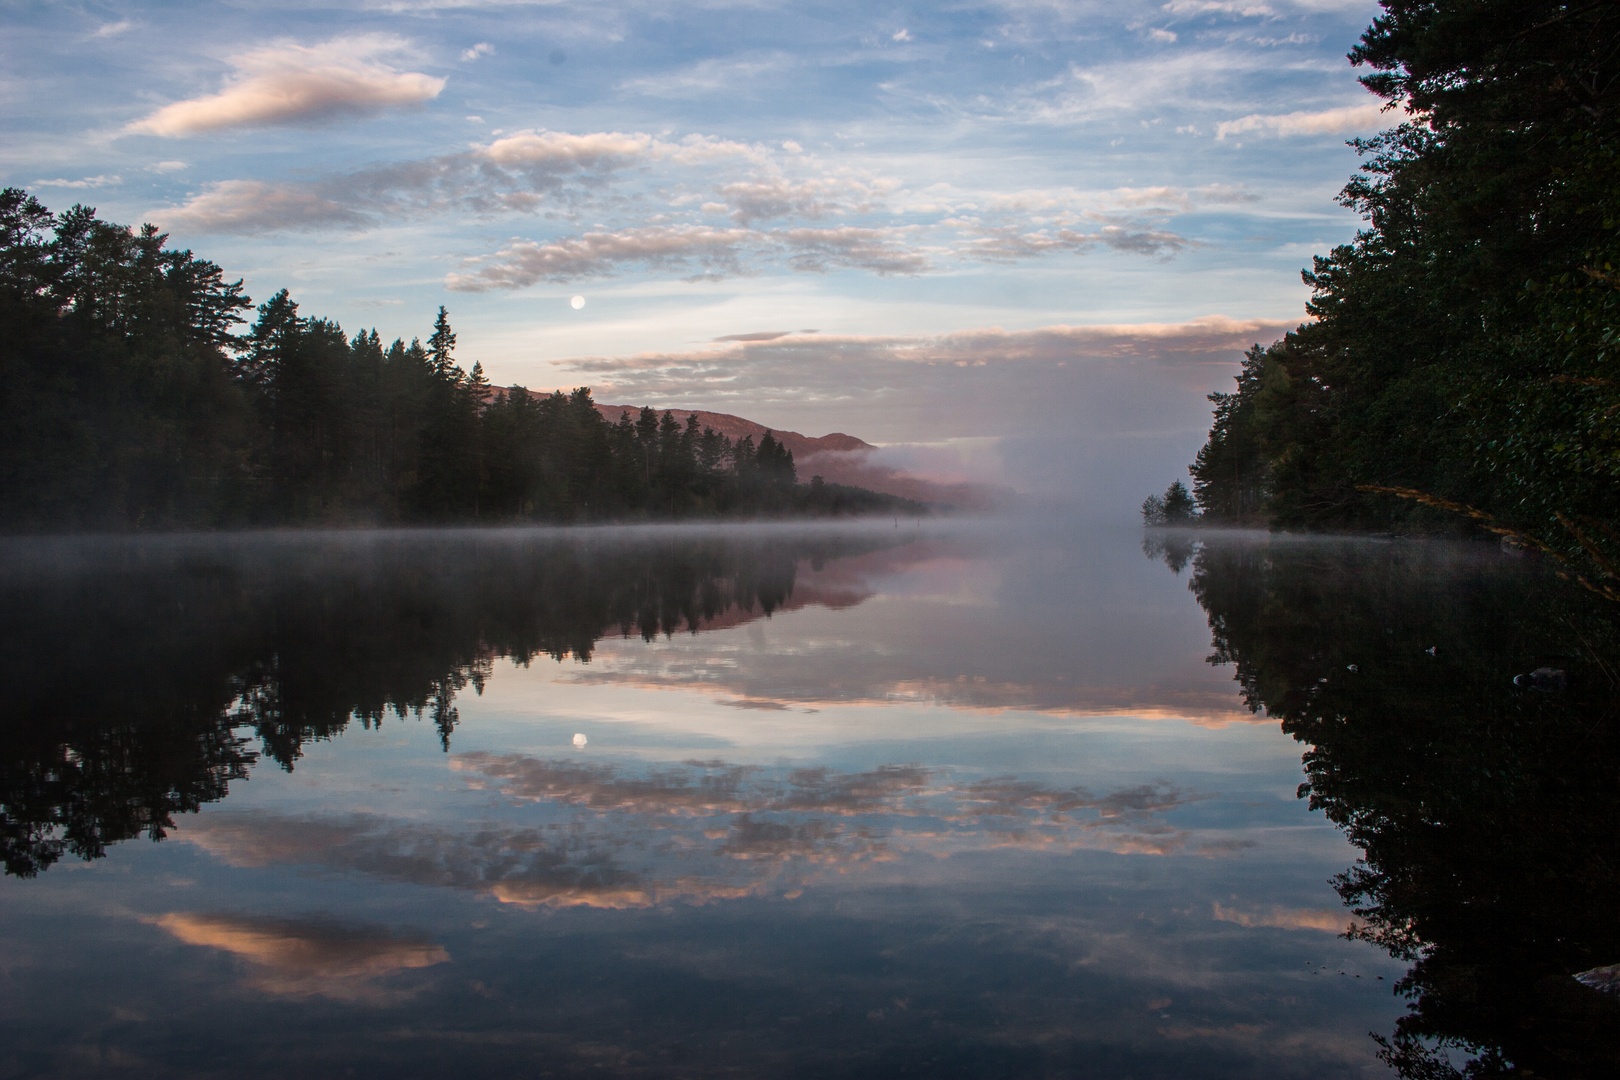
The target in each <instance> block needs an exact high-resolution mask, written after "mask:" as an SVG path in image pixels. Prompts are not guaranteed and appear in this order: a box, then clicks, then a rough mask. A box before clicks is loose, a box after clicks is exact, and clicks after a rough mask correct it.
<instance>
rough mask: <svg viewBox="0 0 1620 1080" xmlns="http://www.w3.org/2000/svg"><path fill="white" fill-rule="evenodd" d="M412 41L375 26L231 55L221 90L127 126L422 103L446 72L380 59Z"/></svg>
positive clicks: (196, 125)
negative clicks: (373, 30)
mask: <svg viewBox="0 0 1620 1080" xmlns="http://www.w3.org/2000/svg"><path fill="white" fill-rule="evenodd" d="M407 45H408V43H407V42H406V41H404V40H403V39H402V38H397V37H393V36H391V35H384V34H371V35H365V36H361V37H349V38H334V39H332V40H331V41H327V42H323V43H322V44H319V45H293V44H280V45H273V46H269V47H266V48H262V49H255V50H253V51H251V52H246V53H241V54H238V55H236V56H232V57H229V58H228V59H229V61H230V63H231V65H232V67H234V68H235V69H236V70H235V74H234V75H233V76H232V78H231V79H230V80H229V81H228V82H227V84H226V86H225V89H223V90H221V91H220V92H219V93H217V94H211V95H208V96H206V97H199V98H191V99H188V100H186V101H177V102H175V103H173V104H172V105H165V106H164V107H163V108H161V109H159V110H157V111H156V112H154V113H152V114H151V115H150V116H148V117H146V118H144V119H142V120H138V121H136V122H134V123H132V124H130V125H129V126H128V127H127V128H126V129H125V130H127V131H129V132H132V133H142V134H149V135H161V136H164V137H167V138H178V137H183V136H188V135H199V134H203V133H206V132H210V131H219V130H222V129H225V128H234V127H251V126H263V125H268V124H300V123H309V122H313V121H319V120H326V119H330V118H332V117H335V116H341V115H363V114H367V113H375V112H380V111H383V110H385V109H391V108H399V107H401V106H407V105H419V104H421V103H422V102H424V101H430V100H432V99H433V98H436V97H438V96H439V92H440V91H441V90H443V89H444V83H445V80H444V79H442V78H435V77H433V76H430V75H424V74H422V73H420V72H402V71H399V70H397V69H395V68H393V67H390V66H388V65H386V64H384V63H382V62H380V61H379V60H378V59H377V58H378V57H381V56H386V55H389V54H392V53H397V52H400V51H402V50H404V49H405V48H407Z"/></svg>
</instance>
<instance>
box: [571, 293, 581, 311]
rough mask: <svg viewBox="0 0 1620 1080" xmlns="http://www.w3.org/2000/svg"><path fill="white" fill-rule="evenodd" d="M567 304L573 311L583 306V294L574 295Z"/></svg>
mask: <svg viewBox="0 0 1620 1080" xmlns="http://www.w3.org/2000/svg"><path fill="white" fill-rule="evenodd" d="M568 306H569V307H571V308H573V309H574V310H575V311H578V310H579V309H580V308H582V307H584V306H585V298H584V297H583V296H576V297H574V298H573V299H572V300H570V301H568Z"/></svg>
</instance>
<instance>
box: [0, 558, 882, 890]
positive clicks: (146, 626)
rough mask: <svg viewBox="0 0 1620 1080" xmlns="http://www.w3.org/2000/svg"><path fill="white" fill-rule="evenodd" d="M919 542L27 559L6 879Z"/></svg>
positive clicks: (10, 607)
mask: <svg viewBox="0 0 1620 1080" xmlns="http://www.w3.org/2000/svg"><path fill="white" fill-rule="evenodd" d="M898 542H899V540H898V538H880V537H878V536H877V535H876V534H874V536H873V537H871V538H868V537H862V536H860V535H859V534H855V535H854V536H853V537H852V538H851V539H849V540H843V539H838V538H833V537H825V538H817V537H804V536H800V537H792V536H791V535H777V536H771V535H768V534H767V535H756V536H752V537H747V538H740V539H733V540H723V539H719V538H714V537H710V538H690V537H688V538H684V539H680V538H669V537H664V538H661V539H655V540H644V541H631V540H627V539H615V538H612V537H603V536H597V537H595V538H594V539H592V540H591V541H590V542H588V543H587V542H586V541H584V540H582V539H556V538H545V539H536V538H534V537H533V536H532V535H531V536H529V537H524V536H523V535H522V534H506V535H501V534H489V533H471V532H469V533H464V534H460V535H455V534H452V535H449V536H445V535H442V534H441V535H439V536H424V537H414V538H399V537H394V538H379V537H366V536H364V535H356V536H350V537H325V538H303V539H290V538H280V539H269V540H258V541H250V540H246V539H236V540H229V539H221V540H217V541H176V542H172V543H168V544H165V543H163V542H155V541H133V542H124V541H120V542H106V543H101V544H97V543H95V542H82V543H74V544H66V543H60V542H59V543H58V544H57V545H56V546H55V547H52V546H50V545H48V544H43V543H41V544H36V545H33V546H30V545H28V544H16V545H13V548H12V550H11V552H10V553H9V554H10V555H11V556H12V557H11V558H8V559H7V560H5V562H6V563H7V564H9V567H8V569H7V570H5V571H0V665H3V667H0V682H3V685H4V691H5V696H6V702H7V705H6V721H5V723H4V725H3V726H0V851H3V855H4V859H5V864H6V869H7V872H8V873H12V874H20V875H24V876H29V875H33V874H36V873H38V872H39V871H41V870H43V869H45V868H46V867H48V866H50V865H51V864H52V863H54V862H55V861H57V860H58V859H60V858H61V857H62V856H63V855H66V854H73V855H77V856H79V857H81V858H87V859H88V858H96V857H99V856H101V855H102V854H104V852H105V849H106V847H107V845H108V844H111V843H116V842H118V841H122V840H125V839H129V838H131V837H134V836H138V835H141V834H143V833H144V834H145V835H147V836H150V837H152V838H153V839H160V838H162V837H163V835H164V833H165V830H166V829H168V828H171V827H172V826H173V819H174V815H175V814H177V813H184V812H191V811H195V810H197V809H198V808H199V807H200V806H201V805H202V804H204V803H207V802H211V801H214V800H217V799H220V798H223V797H224V796H225V794H226V792H227V790H228V786H229V784H230V782H231V781H232V780H237V779H241V778H243V777H245V776H246V775H247V772H248V769H249V768H250V767H251V766H252V765H253V764H254V762H255V761H256V760H257V759H258V757H259V754H260V753H261V752H262V753H263V754H265V755H268V756H269V757H270V758H271V759H273V760H274V761H276V762H277V763H278V764H280V765H281V766H282V767H283V768H285V769H288V770H291V769H292V767H293V763H294V762H295V761H296V760H297V759H298V757H299V756H300V755H301V754H302V752H303V746H304V744H305V743H306V742H307V741H309V740H311V739H324V738H330V737H332V736H333V735H336V734H338V733H339V732H341V731H342V730H343V729H344V728H345V727H346V726H347V725H348V724H349V723H350V721H351V720H355V719H358V720H359V721H360V722H361V723H362V724H364V725H365V726H367V727H370V726H372V725H374V724H380V723H381V722H382V721H383V719H384V717H385V716H386V715H387V714H390V713H392V714H394V715H395V716H397V717H399V718H404V717H406V716H412V715H414V716H416V717H417V718H419V719H420V718H426V719H429V720H431V722H433V723H434V724H435V725H436V726H437V727H438V729H439V732H440V736H441V738H442V740H443V741H444V744H445V746H446V748H448V746H449V739H450V735H451V732H452V731H453V730H454V728H455V725H456V721H457V716H456V709H455V705H454V701H455V696H456V694H457V692H458V691H460V690H462V689H463V688H464V687H466V686H467V685H468V684H469V683H471V684H472V685H473V686H474V687H475V688H476V689H479V690H481V689H482V685H483V680H484V679H485V678H487V677H488V675H489V672H490V670H491V665H492V662H493V660H494V659H495V658H496V657H502V656H505V657H511V658H512V659H514V660H516V661H518V662H520V663H524V664H527V663H528V662H529V661H530V660H532V659H534V658H535V657H539V656H550V657H552V658H553V659H556V660H559V661H560V660H563V659H565V658H567V657H569V656H574V657H577V658H578V659H580V660H582V661H588V660H589V659H590V657H591V653H592V650H593V649H594V648H595V645H596V643H597V641H599V640H600V639H601V638H602V637H604V636H607V635H609V634H639V635H640V636H641V637H643V638H645V639H647V640H651V639H653V638H654V637H656V636H658V635H661V634H673V633H675V632H677V631H680V630H687V631H692V632H696V631H697V630H699V629H701V628H703V627H704V626H705V625H706V624H709V623H711V622H713V621H715V620H717V619H720V618H722V617H725V618H726V619H727V620H728V621H736V619H737V618H738V617H739V616H741V617H748V616H749V615H767V616H768V615H770V614H771V613H772V612H773V611H775V610H777V609H778V608H780V607H781V606H782V605H784V604H785V603H787V602H788V601H789V600H790V598H791V596H792V593H793V588H794V580H795V577H796V574H797V568H798V565H799V563H800V562H801V561H802V560H809V561H811V562H812V564H814V565H816V566H818V567H819V566H820V565H821V564H822V563H823V562H825V561H827V560H831V559H837V558H841V557H844V556H849V555H855V554H859V553H861V552H863V551H867V550H873V549H875V548H879V547H884V546H891V545H892V544H894V543H898ZM243 729H251V730H252V732H253V734H254V736H256V738H257V742H258V744H259V747H260V749H254V748H253V746H252V740H250V739H248V738H245V737H243V736H242V735H241V734H240V732H241V731H242V730H243Z"/></svg>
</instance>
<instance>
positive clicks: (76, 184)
mask: <svg viewBox="0 0 1620 1080" xmlns="http://www.w3.org/2000/svg"><path fill="white" fill-rule="evenodd" d="M123 182H124V178H123V177H121V176H86V177H83V178H81V179H78V180H66V179H62V178H60V177H58V178H57V179H55V180H35V181H34V185H33V186H34V187H59V188H99V187H111V186H112V185H114V184H121V183H123Z"/></svg>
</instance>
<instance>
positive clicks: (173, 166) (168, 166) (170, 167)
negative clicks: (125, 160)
mask: <svg viewBox="0 0 1620 1080" xmlns="http://www.w3.org/2000/svg"><path fill="white" fill-rule="evenodd" d="M189 167H190V165H189V163H188V162H184V161H158V162H154V163H153V164H151V165H148V166H147V167H146V171H147V172H155V173H171V172H179V171H181V170H182V169H186V168H189Z"/></svg>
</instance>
